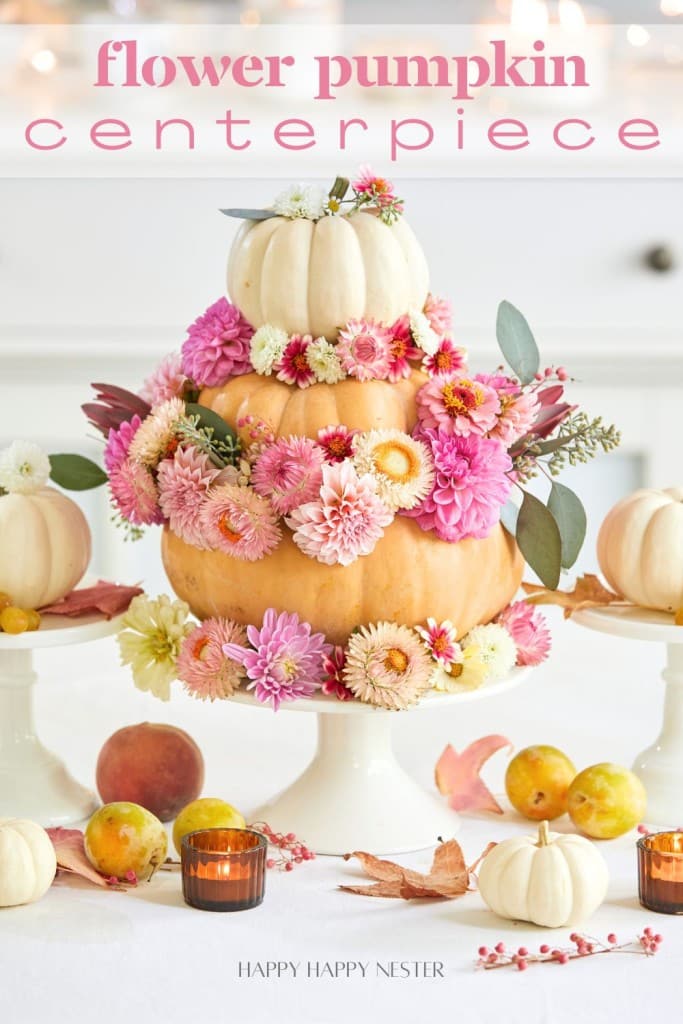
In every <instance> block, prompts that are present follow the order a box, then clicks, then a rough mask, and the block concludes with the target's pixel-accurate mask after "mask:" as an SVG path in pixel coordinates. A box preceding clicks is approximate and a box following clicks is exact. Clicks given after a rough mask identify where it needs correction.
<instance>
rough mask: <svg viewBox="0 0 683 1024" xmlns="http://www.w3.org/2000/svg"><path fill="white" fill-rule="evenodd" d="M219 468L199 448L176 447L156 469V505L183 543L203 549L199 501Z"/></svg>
mask: <svg viewBox="0 0 683 1024" xmlns="http://www.w3.org/2000/svg"><path fill="white" fill-rule="evenodd" d="M219 472H220V471H219V470H218V469H216V467H215V466H214V465H213V463H212V462H211V460H210V459H209V457H208V455H206V454H205V453H204V452H201V451H199V449H198V448H194V447H188V448H178V449H177V450H176V453H175V455H174V456H173V458H172V459H164V461H163V462H161V463H160V464H159V468H158V470H157V484H158V486H159V505H160V506H161V511H162V512H163V513H164V516H165V517H166V519H168V521H169V525H170V527H171V529H172V530H173V532H174V533H175V534H177V535H178V536H179V537H180V538H181V539H182V540H184V541H185V543H186V544H193V545H194V546H195V547H197V548H206V541H205V539H204V533H203V529H202V525H201V510H202V503H203V501H204V498H205V497H206V494H207V491H208V490H209V487H210V486H211V484H212V483H213V482H214V480H216V479H217V477H218V475H219Z"/></svg>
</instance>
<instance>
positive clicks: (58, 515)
mask: <svg viewBox="0 0 683 1024" xmlns="http://www.w3.org/2000/svg"><path fill="white" fill-rule="evenodd" d="M90 550H91V539H90V529H89V527H88V523H87V522H86V518H85V516H84V515H83V513H82V512H81V510H80V508H79V507H78V505H77V504H76V503H75V502H74V501H72V500H71V498H67V497H66V495H65V494H61V493H60V492H59V491H56V490H55V489H54V488H52V487H41V488H40V489H39V490H37V491H35V492H34V493H33V494H4V495H2V496H1V497H0V590H2V591H5V592H6V593H7V594H9V596H10V598H11V599H12V602H13V604H15V605H18V606H19V607H20V608H40V607H42V606H43V605H46V604H52V602H53V601H59V600H60V598H62V597H64V596H65V595H66V594H68V593H69V591H70V590H72V589H73V588H74V587H75V586H76V584H77V583H78V582H79V581H80V580H81V579H82V577H83V574H84V573H85V570H86V569H87V567H88V562H89V561H90Z"/></svg>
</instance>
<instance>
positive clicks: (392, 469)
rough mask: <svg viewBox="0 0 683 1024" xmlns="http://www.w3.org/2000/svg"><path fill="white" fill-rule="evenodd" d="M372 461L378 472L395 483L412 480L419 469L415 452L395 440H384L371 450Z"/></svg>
mask: <svg viewBox="0 0 683 1024" xmlns="http://www.w3.org/2000/svg"><path fill="white" fill-rule="evenodd" d="M372 461H373V462H374V464H375V467H376V468H377V469H378V470H379V472H380V473H384V475H385V476H386V477H388V478H389V479H390V480H393V481H395V482H396V483H404V482H405V481H406V480H412V479H413V477H414V476H416V475H417V473H418V472H419V469H420V465H419V461H418V459H417V456H416V455H415V452H413V451H412V450H411V449H410V448H409V447H408V446H407V445H402V444H400V443H399V442H397V441H385V442H384V443H383V444H378V445H377V447H376V448H373V450H372Z"/></svg>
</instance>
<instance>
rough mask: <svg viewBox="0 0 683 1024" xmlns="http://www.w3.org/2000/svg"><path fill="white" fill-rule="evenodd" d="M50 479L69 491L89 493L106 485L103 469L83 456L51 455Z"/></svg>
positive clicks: (106, 477) (105, 475) (106, 478)
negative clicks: (94, 488)
mask: <svg viewBox="0 0 683 1024" xmlns="http://www.w3.org/2000/svg"><path fill="white" fill-rule="evenodd" d="M48 458H49V459H50V479H51V480H54V482H55V483H56V484H59V486H60V487H63V488H64V489H65V490H67V491H89V490H91V489H92V488H93V487H101V486H102V484H106V482H107V480H108V479H109V477H108V476H107V474H106V473H105V472H104V470H103V469H100V467H99V466H98V465H97V464H96V463H94V462H92V461H91V460H90V459H86V458H85V456H83V455H49V456H48Z"/></svg>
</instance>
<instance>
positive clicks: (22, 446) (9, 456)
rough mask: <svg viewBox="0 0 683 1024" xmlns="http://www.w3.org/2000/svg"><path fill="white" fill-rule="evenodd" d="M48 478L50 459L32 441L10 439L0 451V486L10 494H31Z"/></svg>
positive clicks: (42, 485)
mask: <svg viewBox="0 0 683 1024" xmlns="http://www.w3.org/2000/svg"><path fill="white" fill-rule="evenodd" d="M49 478H50V460H49V458H48V457H47V455H46V454H45V452H44V451H43V449H42V448H41V447H40V446H39V445H37V444H34V443H33V441H12V444H11V445H10V446H9V447H8V448H3V450H2V451H0V488H2V489H3V490H5V491H9V493H10V494H33V493H34V492H35V491H39V490H40V488H41V487H44V486H45V484H46V483H47V481H48V480H49Z"/></svg>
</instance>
